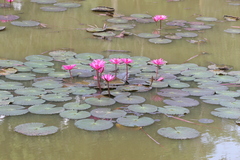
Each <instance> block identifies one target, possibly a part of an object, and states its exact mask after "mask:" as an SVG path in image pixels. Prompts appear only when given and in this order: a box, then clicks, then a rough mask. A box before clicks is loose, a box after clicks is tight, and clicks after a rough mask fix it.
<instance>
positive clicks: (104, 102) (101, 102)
mask: <svg viewBox="0 0 240 160" xmlns="http://www.w3.org/2000/svg"><path fill="white" fill-rule="evenodd" d="M85 102H86V103H87V104H90V105H94V106H110V105H113V104H115V103H116V101H115V100H114V99H111V98H106V97H102V98H94V97H93V98H87V99H85Z"/></svg>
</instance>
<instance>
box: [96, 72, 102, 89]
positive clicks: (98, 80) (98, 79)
mask: <svg viewBox="0 0 240 160" xmlns="http://www.w3.org/2000/svg"><path fill="white" fill-rule="evenodd" d="M96 76H97V84H98V88H99V90H100V92H102V89H101V85H100V75H99V72H98V71H97V70H96Z"/></svg>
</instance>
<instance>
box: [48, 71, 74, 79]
mask: <svg viewBox="0 0 240 160" xmlns="http://www.w3.org/2000/svg"><path fill="white" fill-rule="evenodd" d="M48 76H50V77H55V78H70V77H71V76H70V74H69V72H64V71H62V72H61V71H59V72H50V73H48Z"/></svg>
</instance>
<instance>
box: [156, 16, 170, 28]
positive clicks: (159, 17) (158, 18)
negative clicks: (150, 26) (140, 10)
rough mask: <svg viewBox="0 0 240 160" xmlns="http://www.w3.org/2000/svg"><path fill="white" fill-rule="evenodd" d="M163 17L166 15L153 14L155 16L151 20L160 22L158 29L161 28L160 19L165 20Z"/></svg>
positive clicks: (165, 17)
mask: <svg viewBox="0 0 240 160" xmlns="http://www.w3.org/2000/svg"><path fill="white" fill-rule="evenodd" d="M165 19H167V16H166V15H155V16H154V17H153V20H154V21H155V22H158V21H159V23H160V25H159V29H160V30H161V29H162V20H165Z"/></svg>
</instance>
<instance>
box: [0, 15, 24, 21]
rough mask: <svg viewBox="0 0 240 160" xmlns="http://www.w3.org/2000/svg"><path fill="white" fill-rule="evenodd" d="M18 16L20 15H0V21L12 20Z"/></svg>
mask: <svg viewBox="0 0 240 160" xmlns="http://www.w3.org/2000/svg"><path fill="white" fill-rule="evenodd" d="M19 18H20V17H19V16H16V15H0V21H3V22H8V21H14V20H17V19H19Z"/></svg>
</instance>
